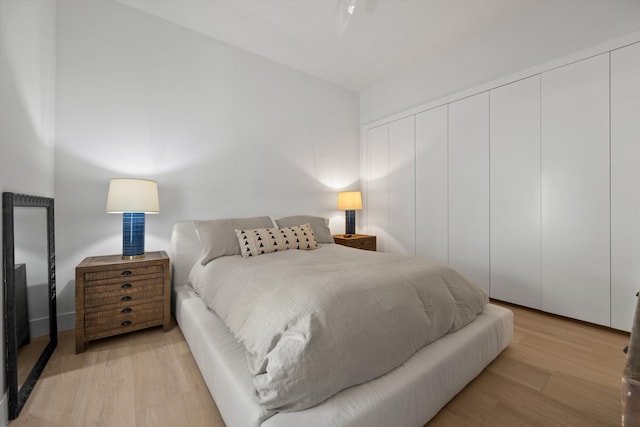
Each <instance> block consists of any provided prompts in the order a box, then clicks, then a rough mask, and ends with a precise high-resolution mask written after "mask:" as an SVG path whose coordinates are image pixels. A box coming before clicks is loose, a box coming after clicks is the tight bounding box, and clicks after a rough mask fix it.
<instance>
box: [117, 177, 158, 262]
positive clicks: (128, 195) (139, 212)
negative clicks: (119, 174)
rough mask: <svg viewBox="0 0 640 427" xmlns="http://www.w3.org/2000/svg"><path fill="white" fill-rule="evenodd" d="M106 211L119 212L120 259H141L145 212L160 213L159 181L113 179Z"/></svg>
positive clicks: (142, 255) (142, 254)
mask: <svg viewBox="0 0 640 427" xmlns="http://www.w3.org/2000/svg"><path fill="white" fill-rule="evenodd" d="M107 212H108V213H121V214H122V259H134V258H143V257H144V218H145V214H157V213H158V212H160V203H159V202H158V184H157V183H156V182H155V181H152V180H149V179H136V178H114V179H112V180H111V182H110V183H109V194H108V196H107Z"/></svg>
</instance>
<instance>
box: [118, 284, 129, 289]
mask: <svg viewBox="0 0 640 427" xmlns="http://www.w3.org/2000/svg"><path fill="white" fill-rule="evenodd" d="M120 287H121V288H122V289H129V288H130V287H131V283H123V284H122V286H120Z"/></svg>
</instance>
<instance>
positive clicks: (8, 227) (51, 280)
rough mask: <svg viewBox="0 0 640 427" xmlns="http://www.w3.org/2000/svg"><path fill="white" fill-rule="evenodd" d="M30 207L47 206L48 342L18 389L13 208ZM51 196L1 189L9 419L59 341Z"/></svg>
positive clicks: (33, 383)
mask: <svg viewBox="0 0 640 427" xmlns="http://www.w3.org/2000/svg"><path fill="white" fill-rule="evenodd" d="M16 207H31V208H46V210H47V248H48V285H49V343H48V344H47V346H46V347H45V349H44V350H43V352H42V354H41V355H40V357H39V358H38V361H37V362H36V363H35V365H34V366H33V369H32V370H31V372H30V373H29V375H28V377H27V379H26V380H25V382H24V384H22V386H21V387H20V388H19V389H18V342H17V331H16V328H17V323H16V304H15V299H16V287H15V279H16V278H15V269H14V265H15V240H14V239H15V236H14V208H16ZM54 227H55V224H54V212H53V199H51V198H47V197H39V196H29V195H26V194H16V193H8V192H5V193H2V255H3V256H2V269H3V274H4V276H3V277H4V283H3V285H4V326H5V360H6V378H7V388H8V389H9V402H8V406H9V419H11V420H12V419H15V418H17V417H18V415H19V414H20V410H21V409H22V407H23V406H24V404H25V402H26V401H27V399H28V398H29V394H31V390H33V387H34V386H35V385H36V382H37V381H38V378H39V377H40V374H41V373H42V371H43V370H44V367H45V365H46V364H47V362H48V361H49V358H50V357H51V355H52V354H53V350H54V349H55V348H56V345H58V326H57V320H56V263H55V231H54V230H55V228H54Z"/></svg>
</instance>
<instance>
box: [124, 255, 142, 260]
mask: <svg viewBox="0 0 640 427" xmlns="http://www.w3.org/2000/svg"><path fill="white" fill-rule="evenodd" d="M144 256H145V254H142V255H122V257H121V258H122V259H139V258H144Z"/></svg>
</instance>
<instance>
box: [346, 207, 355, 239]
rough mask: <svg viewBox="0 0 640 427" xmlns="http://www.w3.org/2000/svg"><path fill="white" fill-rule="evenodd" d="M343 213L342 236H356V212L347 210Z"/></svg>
mask: <svg viewBox="0 0 640 427" xmlns="http://www.w3.org/2000/svg"><path fill="white" fill-rule="evenodd" d="M344 213H345V215H344V234H345V235H347V236H346V237H351V235H352V234H356V211H355V210H348V211H344Z"/></svg>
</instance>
